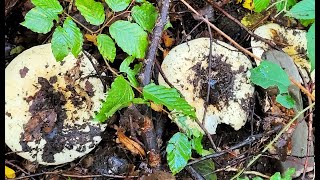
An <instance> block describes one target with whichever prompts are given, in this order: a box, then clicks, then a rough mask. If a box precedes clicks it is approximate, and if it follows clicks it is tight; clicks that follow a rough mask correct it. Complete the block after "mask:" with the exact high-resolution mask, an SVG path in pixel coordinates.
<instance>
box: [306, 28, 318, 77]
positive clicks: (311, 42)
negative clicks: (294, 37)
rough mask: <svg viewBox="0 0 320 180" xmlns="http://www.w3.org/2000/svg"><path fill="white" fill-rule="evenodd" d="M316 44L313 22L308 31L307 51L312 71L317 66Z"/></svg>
mask: <svg viewBox="0 0 320 180" xmlns="http://www.w3.org/2000/svg"><path fill="white" fill-rule="evenodd" d="M315 44H316V42H315V23H313V24H312V25H311V27H310V28H309V30H308V33H307V52H308V57H309V61H310V63H311V71H312V70H314V67H315V59H316V58H315V56H316V52H315Z"/></svg>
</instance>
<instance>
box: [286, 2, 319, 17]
mask: <svg viewBox="0 0 320 180" xmlns="http://www.w3.org/2000/svg"><path fill="white" fill-rule="evenodd" d="M286 15H288V16H292V17H294V18H296V19H314V18H315V0H302V1H300V2H298V3H297V4H296V5H294V6H293V7H292V8H291V9H290V11H289V12H288V13H287V14H286Z"/></svg>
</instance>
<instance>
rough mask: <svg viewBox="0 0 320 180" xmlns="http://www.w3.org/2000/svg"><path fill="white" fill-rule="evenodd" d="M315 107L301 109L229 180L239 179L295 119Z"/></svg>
mask: <svg viewBox="0 0 320 180" xmlns="http://www.w3.org/2000/svg"><path fill="white" fill-rule="evenodd" d="M314 105H315V103H313V104H311V105H309V106H308V107H306V108H305V109H303V110H302V111H300V112H299V113H298V114H297V115H296V116H295V117H294V118H293V119H292V120H291V121H290V122H289V123H288V124H287V125H286V126H285V127H284V128H283V129H282V130H281V131H280V132H279V133H278V134H277V135H276V137H275V138H274V139H273V140H272V141H270V143H268V144H267V146H266V147H265V148H264V149H263V150H262V151H261V152H260V153H259V154H258V155H256V156H254V158H253V159H252V160H251V161H250V162H249V163H248V165H247V166H246V167H245V168H243V169H242V170H241V171H239V172H238V173H237V174H236V175H235V176H233V177H232V179H231V180H233V179H236V178H237V177H239V176H240V175H241V174H242V173H243V172H244V171H245V169H247V168H249V167H250V166H251V165H252V164H253V163H255V162H256V160H258V159H259V158H260V157H261V155H262V154H263V153H264V152H266V151H267V150H268V149H269V148H271V147H272V145H273V144H274V143H275V142H276V141H277V140H278V139H279V138H280V137H281V135H282V134H283V133H284V132H285V131H286V130H287V129H289V128H290V126H291V125H292V123H294V122H295V120H296V119H298V117H299V116H301V115H302V114H303V113H304V112H306V111H307V110H309V109H311V108H312V107H313V106H314Z"/></svg>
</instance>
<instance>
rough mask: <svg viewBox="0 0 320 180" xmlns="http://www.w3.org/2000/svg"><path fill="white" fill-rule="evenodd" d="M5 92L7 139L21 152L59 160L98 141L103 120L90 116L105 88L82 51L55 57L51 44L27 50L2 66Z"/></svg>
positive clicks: (84, 151)
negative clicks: (95, 119) (5, 65)
mask: <svg viewBox="0 0 320 180" xmlns="http://www.w3.org/2000/svg"><path fill="white" fill-rule="evenodd" d="M93 62H94V63H97V62H96V60H95V59H93ZM5 93H6V94H5V129H6V131H5V142H6V144H7V146H8V147H9V148H10V149H11V150H12V151H14V152H17V151H18V152H19V151H23V152H21V153H17V154H18V155H20V156H21V157H23V158H25V159H27V160H29V161H36V162H38V163H40V164H44V165H57V164H62V163H66V162H71V161H73V160H74V159H76V158H78V157H81V156H83V155H85V154H87V153H89V152H90V151H91V150H92V149H93V148H94V147H95V146H96V145H97V144H98V143H99V142H100V141H101V136H100V134H101V132H103V131H104V130H105V127H106V124H98V123H94V122H93V121H92V120H93V117H94V111H98V110H99V108H100V106H101V103H100V101H101V100H103V99H104V97H105V93H104V92H103V84H102V82H101V81H100V79H99V78H98V76H97V75H96V73H95V70H94V67H93V65H92V64H91V63H90V60H89V59H88V58H87V57H86V56H84V55H83V54H80V55H79V57H78V58H75V57H74V56H73V55H69V56H67V57H66V58H65V59H64V61H63V62H56V60H55V58H54V56H53V54H52V50H51V44H45V45H40V46H35V47H33V48H30V49H28V50H25V51H24V52H22V53H21V54H20V55H19V56H17V57H16V58H15V59H14V60H12V62H11V63H10V64H9V65H8V66H7V67H6V70H5Z"/></svg>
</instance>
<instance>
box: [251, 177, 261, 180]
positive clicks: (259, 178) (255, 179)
mask: <svg viewBox="0 0 320 180" xmlns="http://www.w3.org/2000/svg"><path fill="white" fill-rule="evenodd" d="M252 180H263V179H262V178H261V177H259V176H256V177H254V178H252Z"/></svg>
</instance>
